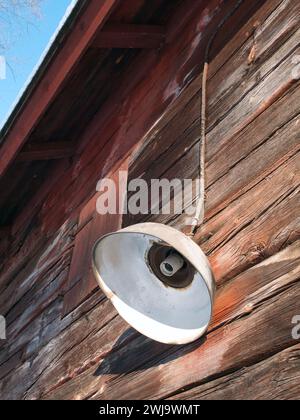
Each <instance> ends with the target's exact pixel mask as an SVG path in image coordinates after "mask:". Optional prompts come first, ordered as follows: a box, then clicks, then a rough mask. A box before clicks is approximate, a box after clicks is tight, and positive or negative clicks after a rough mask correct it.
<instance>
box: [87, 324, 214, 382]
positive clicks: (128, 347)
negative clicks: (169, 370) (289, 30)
mask: <svg viewBox="0 0 300 420" xmlns="http://www.w3.org/2000/svg"><path fill="white" fill-rule="evenodd" d="M205 342H206V337H204V338H203V337H202V338H201V339H200V340H197V341H195V342H194V343H191V344H187V345H180V346H177V345H168V344H162V343H158V342H156V341H153V340H151V339H150V338H147V337H145V336H143V335H142V334H140V333H138V332H137V331H135V330H134V329H133V328H129V329H127V330H126V331H125V332H124V333H123V334H122V335H121V336H120V337H119V338H118V340H117V341H116V342H115V344H114V346H113V348H112V350H111V351H110V352H109V354H108V355H107V356H106V357H105V359H104V360H103V361H102V362H101V364H100V365H99V366H98V368H97V370H96V371H95V372H94V376H102V375H116V374H118V375H120V374H125V373H129V372H138V371H143V370H146V369H149V368H151V367H154V366H159V365H163V364H166V363H169V362H171V361H173V360H176V359H178V358H180V357H183V356H185V355H186V354H188V353H190V352H192V351H194V350H195V349H197V348H198V347H200V346H202V345H203V344H204V343H205Z"/></svg>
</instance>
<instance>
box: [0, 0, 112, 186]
mask: <svg viewBox="0 0 300 420" xmlns="http://www.w3.org/2000/svg"><path fill="white" fill-rule="evenodd" d="M118 3H119V2H118V0H90V1H89V2H88V5H87V7H86V8H85V10H84V12H83V13H82V14H81V16H80V17H79V18H78V20H77V21H76V22H75V24H74V27H73V29H72V32H71V33H70V34H69V36H68V37H67V39H66V40H65V42H64V45H63V46H62V47H61V48H60V49H59V52H58V53H57V54H56V55H55V56H54V57H53V58H52V60H51V62H50V64H49V65H48V66H47V69H46V70H45V71H44V74H43V76H42V77H41V78H40V80H39V82H38V83H37V85H36V87H35V88H34V90H33V92H32V94H31V95H30V97H29V98H28V100H27V101H26V104H25V105H24V106H23V108H22V110H21V111H20V113H19V115H18V116H17V117H16V119H15V121H14V122H13V124H12V127H11V129H10V131H9V132H8V134H7V135H6V137H5V138H4V139H3V140H2V147H1V148H0V178H1V177H2V176H3V174H4V173H5V172H6V170H7V169H8V167H9V165H10V164H11V162H12V161H13V160H14V159H15V158H16V155H17V153H18V152H19V151H20V149H21V148H22V146H23V145H24V143H25V142H26V140H27V138H28V136H29V134H30V132H31V130H32V128H33V127H34V126H35V124H36V123H37V121H38V120H39V119H40V118H41V117H42V115H43V114H44V112H45V111H46V109H47V108H48V106H49V104H50V103H51V102H52V101H53V99H54V98H55V96H56V95H57V93H58V92H59V90H60V88H61V87H62V85H63V83H65V82H66V79H67V77H68V76H69V75H70V73H71V71H72V69H73V68H74V67H75V65H76V64H77V63H78V62H79V60H80V58H81V57H82V55H83V53H84V52H85V51H86V49H87V48H88V47H89V46H90V43H91V42H92V39H93V38H94V36H95V35H96V33H97V32H98V31H99V29H100V28H101V27H102V25H104V23H105V22H106V20H107V19H108V17H109V15H110V14H111V12H112V11H113V9H114V8H115V6H116V5H117V4H118Z"/></svg>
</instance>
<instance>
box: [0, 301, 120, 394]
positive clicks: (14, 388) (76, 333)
mask: <svg viewBox="0 0 300 420" xmlns="http://www.w3.org/2000/svg"><path fill="white" fill-rule="evenodd" d="M115 316H116V312H115V311H114V310H113V308H112V306H111V304H110V302H108V301H107V300H106V301H104V302H103V303H102V304H101V305H98V306H96V307H95V308H94V309H92V311H90V312H89V313H87V314H86V315H85V316H84V317H82V318H80V319H79V320H78V321H77V322H75V323H73V324H71V325H70V326H69V328H66V329H64V330H63V331H62V332H61V333H60V334H58V335H57V336H56V337H55V338H53V340H51V341H50V342H49V343H48V344H47V345H46V346H45V347H43V348H42V349H40V350H39V352H38V353H37V354H34V355H33V357H32V358H29V359H26V360H24V362H23V364H22V365H21V366H19V367H18V368H17V369H15V371H14V375H12V376H10V375H8V376H6V377H5V378H4V379H3V380H2V381H1V383H0V393H1V396H2V397H3V398H4V399H9V400H11V399H20V398H22V397H23V396H24V395H25V392H26V391H28V390H29V389H30V388H31V387H32V386H33V384H34V383H35V381H36V380H37V379H38V377H39V376H40V375H41V374H42V372H43V371H44V370H45V369H46V368H48V367H49V366H51V365H52V364H53V363H54V362H55V360H57V359H59V358H60V357H61V355H63V354H64V353H65V352H66V351H67V350H68V349H69V350H70V349H72V347H74V346H75V345H76V344H78V343H80V342H81V341H83V340H84V339H86V338H87V337H88V336H89V335H90V334H92V333H93V332H95V331H99V330H101V328H102V327H103V326H105V325H106V324H107V323H108V322H109V321H110V320H111V319H113V318H114V317H115ZM56 322H63V321H60V318H59V319H57V321H56Z"/></svg>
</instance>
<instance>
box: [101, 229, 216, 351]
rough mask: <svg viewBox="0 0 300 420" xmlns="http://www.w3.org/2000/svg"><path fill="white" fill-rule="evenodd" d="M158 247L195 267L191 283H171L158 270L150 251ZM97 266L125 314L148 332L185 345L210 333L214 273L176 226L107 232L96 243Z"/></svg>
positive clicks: (104, 287)
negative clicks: (164, 247)
mask: <svg viewBox="0 0 300 420" xmlns="http://www.w3.org/2000/svg"><path fill="white" fill-rule="evenodd" d="M159 246H160V247H163V246H167V247H168V249H171V250H174V252H175V251H176V253H177V255H178V254H179V255H180V256H181V257H182V258H184V260H185V261H186V262H187V264H189V265H190V266H191V267H192V268H191V274H190V283H189V284H188V285H186V286H184V287H181V288H175V287H171V286H170V285H167V284H165V283H164V282H162V281H161V279H160V278H158V276H157V275H156V274H155V272H154V270H153V269H152V267H151V264H149V252H150V250H151V249H153V247H159ZM179 268H180V265H179ZM93 269H94V273H95V276H96V278H97V281H98V283H99V285H100V287H101V288H102V290H103V291H104V293H105V294H106V295H107V297H108V298H109V299H110V300H111V302H112V303H113V305H114V306H115V308H116V310H117V311H118V312H119V314H120V315H121V317H122V318H123V319H124V320H125V321H127V323H128V324H130V325H131V326H132V327H134V328H135V329H136V330H137V331H139V332H140V333H142V334H144V335H146V336H147V337H149V338H151V339H153V340H156V341H159V342H161V343H166V344H185V343H189V342H192V341H195V340H196V339H198V338H199V337H201V336H202V335H203V334H204V333H205V332H206V330H207V328H208V325H209V322H210V320H211V316H212V307H213V301H214V291H215V282H214V278H213V274H212V271H211V268H210V265H209V262H208V260H207V258H206V256H205V255H204V253H203V252H202V251H201V249H200V248H199V246H198V245H197V244H196V243H195V242H194V241H193V240H192V239H190V238H189V237H187V236H186V235H184V234H183V233H181V232H179V231H177V230H176V229H173V228H171V227H169V226H165V225H162V224H156V223H144V224H139V225H135V226H131V227H129V228H126V229H123V230H120V231H118V232H116V233H112V234H110V235H107V236H104V237H103V238H101V239H100V240H99V241H98V242H97V243H96V245H95V247H94V251H93Z"/></svg>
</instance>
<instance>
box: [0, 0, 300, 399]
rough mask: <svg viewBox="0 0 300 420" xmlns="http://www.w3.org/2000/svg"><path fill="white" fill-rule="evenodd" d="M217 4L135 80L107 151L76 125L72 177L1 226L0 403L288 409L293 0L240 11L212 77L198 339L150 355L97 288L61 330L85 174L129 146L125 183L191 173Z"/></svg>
mask: <svg viewBox="0 0 300 420" xmlns="http://www.w3.org/2000/svg"><path fill="white" fill-rule="evenodd" d="M211 3H213V2H211ZM217 3H218V2H215V4H214V7H216V6H217ZM250 3H251V7H250ZM214 7H213V6H211V9H206V10H205V11H204V12H203V10H202V11H201V15H200V14H198V15H197V14H195V15H194V16H193V17H190V21H189V22H188V24H187V26H186V27H185V31H184V32H182V36H181V37H180V39H176V40H173V41H172V43H171V44H170V45H169V46H167V47H166V49H165V50H164V51H162V52H161V53H160V54H161V55H160V56H159V57H154V58H153V57H152V58H151V60H150V61H151V63H152V65H153V70H152V71H151V74H150V75H149V77H148V78H147V80H144V81H140V82H139V84H138V85H137V86H135V88H134V89H133V91H132V93H131V96H130V97H129V99H128V100H127V102H126V103H124V105H123V110H122V109H121V110H119V111H120V114H117V122H116V121H114V120H112V121H110V122H109V124H106V125H105V129H103V130H102V131H101V135H102V136H104V135H106V136H108V138H110V139H111V138H112V136H113V139H114V141H112V142H111V143H107V144H106V146H104V148H103V149H102V150H101V151H99V150H98V149H97V147H96V145H97V138H96V137H95V136H91V134H90V133H91V132H94V131H95V127H89V128H88V130H87V134H86V137H87V138H89V140H90V141H89V142H88V143H87V146H86V148H83V150H82V151H81V154H80V156H79V157H78V159H77V160H76V161H75V163H74V166H73V167H72V168H70V170H69V172H67V173H66V174H65V175H61V174H62V173H63V165H64V163H62V168H61V169H62V171H61V172H59V168H58V169H57V171H56V172H55V174H53V176H54V178H53V180H54V181H55V182H56V183H57V181H58V180H59V184H57V185H52V186H51V185H50V186H49V185H47V187H45V189H44V190H43V191H40V192H39V194H40V197H41V196H43V199H42V200H43V207H42V208H39V209H38V210H39V211H38V212H37V214H36V216H35V217H34V218H33V219H30V223H23V222H24V220H27V219H28V214H29V212H28V210H27V209H24V214H23V215H21V216H20V218H19V221H18V223H17V224H16V226H15V227H14V231H13V233H12V235H13V238H12V240H11V246H10V248H9V254H8V256H7V257H6V260H5V262H4V263H2V266H1V272H0V291H1V294H0V313H1V314H3V315H5V316H6V319H7V324H8V331H7V335H8V340H7V341H6V342H4V343H2V345H1V347H0V396H1V398H3V399H122V400H124V399H129V398H133V399H168V398H169V399H182V398H184V399H193V398H194V399H238V398H241V399H273V398H277V399H299V397H300V374H299V372H300V342H299V341H297V340H295V339H294V338H293V336H292V328H293V324H292V319H293V317H294V316H295V315H300V305H299V301H300V299H299V298H300V284H299V281H300V269H299V262H300V219H299V207H300V206H299V180H300V171H299V170H300V159H299V156H300V155H299V149H300V134H299V132H300V114H299V113H300V107H299V104H300V89H299V86H300V83H299V80H298V79H297V77H295V76H297V72H295V71H293V70H295V57H296V56H299V55H300V47H299V39H300V30H299V27H300V25H299V23H300V3H299V2H298V1H297V0H267V1H256V2H255V1H253V2H252V1H251V2H246V6H244V9H243V10H242V11H241V12H240V14H239V15H238V17H236V19H235V20H234V23H231V25H230V28H231V30H232V34H234V36H233V37H231V38H230V40H229V41H228V42H226V43H225V44H223V45H221V44H219V48H218V50H217V51H218V53H217V54H214V56H213V59H212V62H211V65H210V78H209V98H210V99H209V107H208V113H209V130H208V150H207V153H208V162H207V178H208V191H207V213H206V220H205V224H204V226H203V228H201V229H200V230H199V231H198V232H197V236H196V240H197V242H198V243H199V244H200V245H201V246H202V248H203V249H204V250H205V252H206V253H207V254H208V256H209V259H210V261H211V264H212V266H213V269H214V272H215V275H216V280H217V284H218V293H217V299H216V305H215V310H214V319H213V322H212V325H211V326H210V329H209V331H208V334H207V337H205V338H204V339H202V340H201V341H198V342H196V343H192V344H190V345H187V346H179V347H178V346H167V345H162V344H159V343H156V342H153V341H151V340H149V339H147V338H145V337H143V336H142V335H140V334H139V333H137V332H136V331H134V330H133V329H132V328H130V327H129V326H128V325H127V324H126V323H125V322H124V321H123V320H122V319H121V318H120V317H119V316H118V314H117V313H116V311H115V310H114V309H113V307H112V305H111V304H110V303H109V302H108V300H107V299H106V298H105V297H104V296H103V294H102V293H101V292H100V291H99V290H96V291H95V292H94V293H91V294H90V296H89V297H88V298H86V299H85V300H83V302H82V303H81V304H80V305H79V306H78V307H76V308H75V309H74V310H72V311H71V312H69V313H67V315H66V316H64V317H63V311H64V297H65V296H64V295H65V291H66V285H67V282H68V279H69V268H70V263H71V259H72V255H73V251H74V239H75V238H76V237H77V236H78V235H80V232H81V231H82V225H81V223H80V221H79V220H78V217H79V214H80V212H82V210H83V208H84V206H85V205H86V200H87V198H88V197H87V196H86V189H85V188H84V186H85V185H87V189H90V190H91V191H92V190H94V191H95V183H96V181H97V176H98V178H99V177H100V176H101V173H102V174H104V173H107V172H106V171H108V170H109V169H111V167H112V166H113V164H112V163H113V162H116V161H117V160H118V159H119V157H120V156H122V155H124V154H127V153H125V152H126V150H127V151H128V150H129V149H130V148H131V146H135V148H134V151H133V152H132V153H131V157H130V159H131V160H130V164H129V179H130V178H136V177H143V178H144V179H146V180H147V181H149V180H150V179H151V178H160V177H165V178H170V179H171V178H174V177H175V178H178V177H179V178H191V177H196V175H197V162H198V150H199V95H200V85H201V75H199V63H198V62H197V58H199V51H200V50H201V51H202V50H203V47H202V36H203V34H202V32H201V28H202V26H203V25H204V23H206V24H207V22H208V21H210V19H211V18H212V16H211V14H210V13H212V10H215V9H214ZM250 9H251V10H252V12H251V13H250ZM199 22H200V23H199ZM228 30H229V29H228ZM199 31H200V32H199ZM226 33H228V32H226ZM221 38H223V39H225V38H226V37H224V35H222V37H221ZM217 44H218V42H217ZM216 48H217V47H216ZM298 74H299V72H298ZM150 117H151V118H150ZM125 137H126V138H127V140H126V142H125V144H123V143H122V145H121V146H120V142H121V141H122V139H123V138H125ZM128 139H129V140H128ZM136 145H137V146H136ZM100 152H101V153H100ZM166 156H167V158H166ZM99 168H100V169H101V173H100V174H99ZM55 177H56V178H55ZM54 181H53V182H54ZM34 203H35V202H34ZM34 208H35V207H33V205H32V203H31V210H32V209H34ZM145 220H149V221H159V222H164V223H169V224H171V225H173V226H176V227H178V228H181V227H182V226H183V225H184V223H186V222H187V219H186V217H185V215H183V216H180V217H167V216H165V215H163V216H162V215H156V216H149V217H147V216H145V215H144V216H142V217H138V216H135V217H134V218H127V219H126V220H124V221H123V223H124V224H129V223H134V222H140V221H145ZM78 270H80V265H79V267H78ZM77 275H80V273H79V274H78V273H77ZM91 290H92V288H91Z"/></svg>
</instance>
